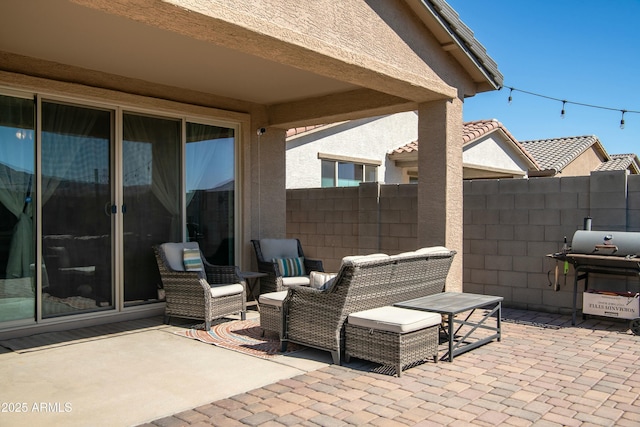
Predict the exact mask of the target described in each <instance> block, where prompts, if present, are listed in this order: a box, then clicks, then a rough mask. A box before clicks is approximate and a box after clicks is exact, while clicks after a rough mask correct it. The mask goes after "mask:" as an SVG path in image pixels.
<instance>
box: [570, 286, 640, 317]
mask: <svg viewBox="0 0 640 427" xmlns="http://www.w3.org/2000/svg"><path fill="white" fill-rule="evenodd" d="M639 297H640V294H634V293H631V292H609V291H597V290H588V291H586V292H584V293H583V299H582V312H583V313H584V314H595V315H598V316H606V317H617V318H619V319H636V318H639V317H640V304H639V301H640V298H639Z"/></svg>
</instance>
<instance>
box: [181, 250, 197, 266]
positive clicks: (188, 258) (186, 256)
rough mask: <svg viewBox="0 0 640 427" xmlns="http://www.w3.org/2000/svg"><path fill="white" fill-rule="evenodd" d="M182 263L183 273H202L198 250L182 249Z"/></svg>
mask: <svg viewBox="0 0 640 427" xmlns="http://www.w3.org/2000/svg"><path fill="white" fill-rule="evenodd" d="M182 262H183V263H184V270H185V271H202V260H201V259H200V249H189V248H184V249H183V251H182Z"/></svg>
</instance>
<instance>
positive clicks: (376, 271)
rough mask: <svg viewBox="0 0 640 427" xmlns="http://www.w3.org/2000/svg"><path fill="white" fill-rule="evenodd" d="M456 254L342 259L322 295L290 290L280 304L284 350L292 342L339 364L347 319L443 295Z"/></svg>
mask: <svg viewBox="0 0 640 427" xmlns="http://www.w3.org/2000/svg"><path fill="white" fill-rule="evenodd" d="M455 253H456V252H455V251H452V250H449V249H447V248H445V247H442V246H438V247H431V248H422V249H419V250H417V251H415V252H408V253H403V254H399V255H393V256H388V255H385V254H373V255H366V256H353V257H345V258H344V259H343V260H342V264H341V266H340V270H339V271H338V273H337V275H336V277H335V278H334V279H332V281H333V282H332V283H330V284H329V286H327V287H326V288H325V289H315V288H312V287H298V286H294V287H291V288H289V290H288V292H287V294H286V297H285V298H284V300H283V303H282V309H283V322H284V324H283V326H282V331H283V333H282V334H283V336H282V337H281V340H282V347H283V350H284V349H286V347H287V343H288V342H294V343H298V344H302V345H305V346H309V347H314V348H318V349H321V350H326V351H329V352H331V356H332V358H333V362H334V363H336V364H340V361H341V354H342V352H343V351H344V326H345V321H346V319H347V317H348V316H349V314H351V313H355V312H358V311H362V310H367V309H371V308H376V307H382V306H386V305H392V304H394V303H396V302H400V301H406V300H409V299H413V298H419V297H422V296H427V295H432V294H435V293H438V292H442V291H443V290H444V286H445V281H446V278H447V274H448V273H449V268H450V267H451V262H452V261H453V257H454V255H455Z"/></svg>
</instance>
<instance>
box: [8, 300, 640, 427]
mask: <svg viewBox="0 0 640 427" xmlns="http://www.w3.org/2000/svg"><path fill="white" fill-rule="evenodd" d="M503 318H504V322H503V339H502V341H501V342H491V343H489V344H487V345H485V346H482V347H480V348H477V349H474V350H472V351H470V352H468V353H465V354H463V355H460V356H458V357H456V358H455V359H454V361H453V363H449V362H444V361H441V362H439V363H437V364H436V363H433V362H428V363H425V364H423V365H419V366H417V367H414V368H411V369H408V370H406V371H404V373H403V375H402V377H401V378H397V377H393V376H389V375H385V374H380V373H376V372H373V371H372V369H374V368H375V367H376V365H374V364H369V363H365V362H362V361H357V360H355V361H353V362H352V363H350V364H348V365H345V366H335V365H330V364H329V363H328V362H329V361H330V357H329V355H328V353H327V354H325V353H323V352H317V351H309V353H306V352H302V353H298V354H296V357H289V356H279V357H278V359H277V360H263V359H258V358H255V357H252V356H246V355H243V354H240V353H237V352H233V351H230V350H225V349H221V348H217V347H214V346H210V345H203V344H202V343H199V342H196V341H192V340H188V339H184V338H182V337H178V336H175V335H174V334H172V333H171V332H172V328H176V326H172V327H167V326H165V325H161V324H158V325H155V326H152V327H146V328H140V329H139V330H137V331H136V330H135V329H134V330H133V331H131V332H128V333H122V334H115V335H114V336H108V337H103V338H102V339H94V340H86V341H80V342H77V343H69V344H68V345H62V346H58V347H53V348H49V349H45V350H39V351H33V352H27V353H15V352H6V353H4V354H0V378H2V379H3V383H4V384H3V387H2V388H0V401H1V402H2V403H3V404H4V403H9V402H14V403H18V402H27V403H28V404H31V405H32V404H33V403H38V402H51V403H60V408H61V411H60V412H55V413H51V412H47V413H34V412H33V411H31V410H30V411H29V412H28V413H5V412H2V413H0V425H2V426H22V425H29V426H40V425H47V426H52V425H60V426H74V425H78V426H79V425H84V426H86V425H92V426H101V425H104V426H107V425H108V426H129V425H145V426H183V425H197V426H209V425H210V426H240V425H252V426H257V425H263V426H290V425H304V426H316V425H324V426H342V425H345V426H346V425H373V426H389V425H391V426H395V425H411V426H414V425H419V426H430V425H456V426H458V425H486V426H489V425H491V426H495V425H515V426H522V425H536V426H588V425H600V426H637V425H640V361H639V359H640V337H639V336H635V335H633V334H632V333H631V332H630V331H629V330H628V327H627V322H620V321H615V320H609V319H595V318H594V319H587V320H581V321H580V322H579V324H578V325H576V326H575V327H572V326H571V319H570V316H563V315H551V314H545V313H537V312H531V311H520V310H513V309H504V310H503ZM66 402H68V403H70V404H71V406H70V410H69V411H68V412H65V406H64V404H65V403H66ZM30 409H31V408H30Z"/></svg>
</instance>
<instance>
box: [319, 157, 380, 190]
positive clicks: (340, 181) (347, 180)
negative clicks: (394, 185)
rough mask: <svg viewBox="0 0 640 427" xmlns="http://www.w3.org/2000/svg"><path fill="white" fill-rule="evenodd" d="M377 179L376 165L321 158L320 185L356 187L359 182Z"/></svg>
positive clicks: (375, 180)
mask: <svg viewBox="0 0 640 427" xmlns="http://www.w3.org/2000/svg"><path fill="white" fill-rule="evenodd" d="M377 181H378V166H377V165H373V164H366V163H361V162H349V161H340V160H329V159H323V160H322V187H357V186H358V185H360V183H361V182H377Z"/></svg>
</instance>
